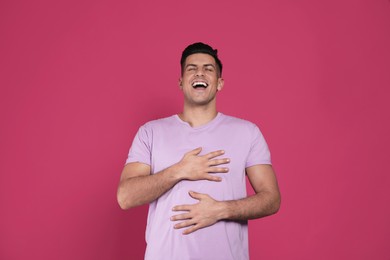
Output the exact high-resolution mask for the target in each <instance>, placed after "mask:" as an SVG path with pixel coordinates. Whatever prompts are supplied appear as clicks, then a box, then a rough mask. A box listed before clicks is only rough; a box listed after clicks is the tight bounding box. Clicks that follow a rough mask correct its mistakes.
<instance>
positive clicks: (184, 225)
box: [173, 219, 195, 229]
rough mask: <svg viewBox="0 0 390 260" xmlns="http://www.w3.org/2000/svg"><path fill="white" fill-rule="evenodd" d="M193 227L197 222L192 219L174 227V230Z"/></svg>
mask: <svg viewBox="0 0 390 260" xmlns="http://www.w3.org/2000/svg"><path fill="white" fill-rule="evenodd" d="M192 225H195V221H193V220H192V219H190V220H187V221H183V222H180V223H177V224H176V225H174V226H173V228H174V229H180V228H185V227H189V226H192Z"/></svg>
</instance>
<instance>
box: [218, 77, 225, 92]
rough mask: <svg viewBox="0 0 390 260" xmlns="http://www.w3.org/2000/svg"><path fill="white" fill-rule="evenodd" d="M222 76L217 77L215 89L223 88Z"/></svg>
mask: <svg viewBox="0 0 390 260" xmlns="http://www.w3.org/2000/svg"><path fill="white" fill-rule="evenodd" d="M223 84H224V81H223V78H218V85H217V91H221V90H222V89H223Z"/></svg>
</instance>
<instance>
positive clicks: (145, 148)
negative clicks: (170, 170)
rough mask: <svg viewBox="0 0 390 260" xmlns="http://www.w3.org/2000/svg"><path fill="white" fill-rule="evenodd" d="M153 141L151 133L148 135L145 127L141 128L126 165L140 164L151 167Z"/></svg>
mask: <svg viewBox="0 0 390 260" xmlns="http://www.w3.org/2000/svg"><path fill="white" fill-rule="evenodd" d="M151 139H152V136H151V133H148V131H147V128H146V127H145V126H141V127H140V128H139V130H138V132H137V134H136V135H135V137H134V140H133V143H132V145H131V148H130V150H129V154H128V156H127V160H126V164H127V163H131V162H140V163H145V164H148V165H151V143H152V140H151Z"/></svg>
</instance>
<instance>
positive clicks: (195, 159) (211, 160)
mask: <svg viewBox="0 0 390 260" xmlns="http://www.w3.org/2000/svg"><path fill="white" fill-rule="evenodd" d="M201 151H202V148H196V149H195V150H192V151H189V152H187V153H186V154H184V156H183V158H182V159H181V160H180V162H178V163H177V164H176V165H175V166H176V167H177V172H178V174H179V176H180V179H182V180H191V181H196V180H209V181H221V178H220V177H218V176H213V175H211V174H210V173H226V172H228V171H229V169H228V168H226V167H216V166H219V165H221V164H226V163H229V162H230V159H228V158H221V159H215V158H216V157H218V156H221V155H223V154H224V153H225V152H224V151H223V150H219V151H214V152H210V153H208V154H205V155H201V156H200V155H199V153H200V152H201Z"/></svg>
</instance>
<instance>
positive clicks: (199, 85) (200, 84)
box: [192, 81, 208, 89]
mask: <svg viewBox="0 0 390 260" xmlns="http://www.w3.org/2000/svg"><path fill="white" fill-rule="evenodd" d="M192 87H193V88H195V89H198V88H204V89H205V88H207V87H208V84H207V83H206V82H203V81H195V82H193V83H192Z"/></svg>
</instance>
